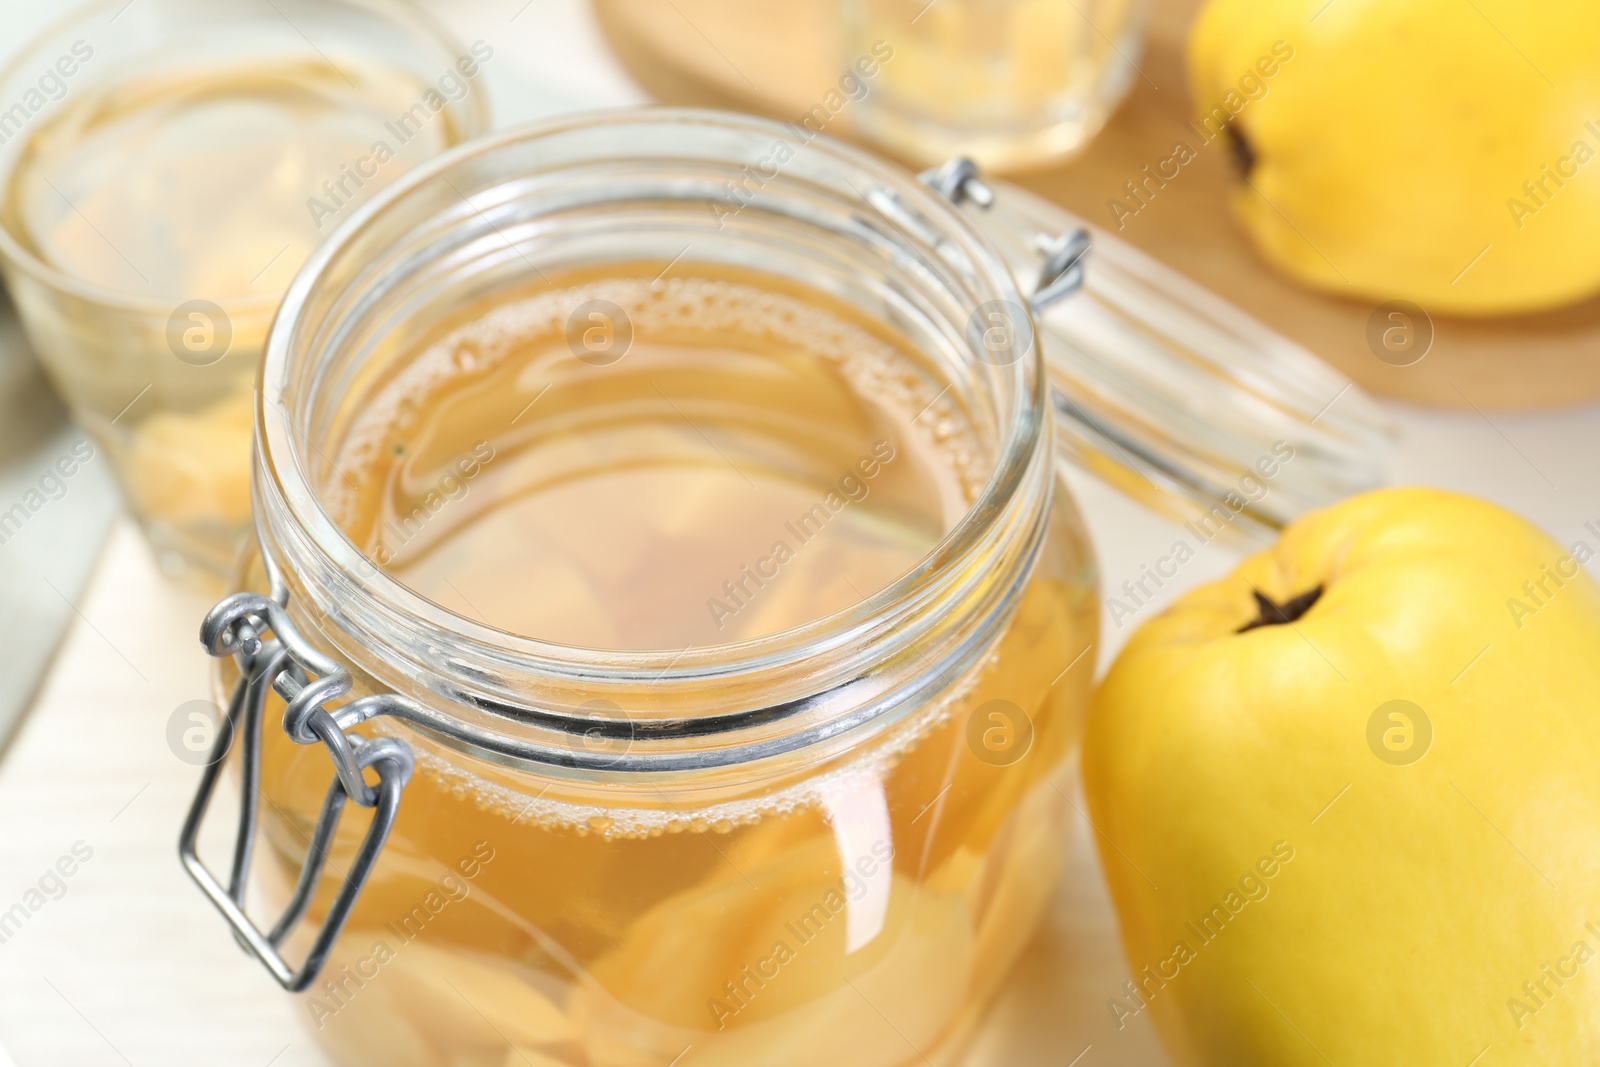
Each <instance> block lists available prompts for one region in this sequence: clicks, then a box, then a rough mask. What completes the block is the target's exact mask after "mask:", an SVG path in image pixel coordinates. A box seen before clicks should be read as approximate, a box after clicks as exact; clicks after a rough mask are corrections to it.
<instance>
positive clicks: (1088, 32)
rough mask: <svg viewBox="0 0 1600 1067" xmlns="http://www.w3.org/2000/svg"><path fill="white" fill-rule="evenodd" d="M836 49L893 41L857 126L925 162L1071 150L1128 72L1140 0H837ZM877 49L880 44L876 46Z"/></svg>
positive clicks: (1034, 156)
mask: <svg viewBox="0 0 1600 1067" xmlns="http://www.w3.org/2000/svg"><path fill="white" fill-rule="evenodd" d="M841 3H842V5H843V11H842V13H843V21H844V28H845V29H844V34H845V42H844V44H845V55H846V56H847V57H851V58H854V57H856V56H859V55H864V54H867V53H868V52H870V51H871V49H872V46H873V44H874V43H876V42H885V43H887V44H888V45H889V46H891V47H892V48H893V50H894V52H893V57H892V58H891V59H890V60H889V61H888V62H885V63H883V64H882V66H881V69H880V70H879V72H878V73H877V74H876V76H875V77H874V79H873V86H872V92H871V93H869V94H868V95H867V96H866V97H865V98H864V99H862V100H861V101H859V103H858V104H857V105H856V106H857V107H859V109H860V110H859V111H858V112H857V113H856V123H857V126H858V128H859V129H860V130H861V132H862V133H864V134H865V135H867V136H868V137H871V138H872V139H874V140H876V141H878V142H880V143H882V144H883V145H885V146H886V147H888V148H890V149H891V150H893V151H895V152H897V153H899V154H900V155H903V156H907V157H909V158H911V159H914V160H918V161H921V162H923V163H925V164H930V165H931V164H934V163H939V162H942V161H944V160H946V159H949V158H951V157H953V156H969V157H971V158H972V159H974V160H976V161H977V162H978V163H979V164H980V165H981V166H983V167H984V168H985V169H999V170H1015V169H1019V168H1025V167H1029V166H1038V165H1043V164H1047V163H1050V162H1054V161H1057V160H1059V159H1061V158H1062V157H1064V156H1067V155H1070V154H1072V153H1073V152H1076V151H1077V150H1078V149H1080V148H1082V147H1083V146H1084V145H1085V144H1087V143H1088V142H1089V140H1090V139H1091V138H1092V137H1093V136H1094V135H1095V134H1096V133H1097V132H1098V131H1099V129H1100V127H1101V126H1103V125H1104V124H1105V121H1106V119H1107V117H1109V116H1110V114H1111V112H1112V111H1113V110H1114V109H1115V108H1116V106H1117V104H1118V103H1119V102H1120V101H1121V100H1122V97H1123V96H1124V95H1125V94H1126V93H1127V91H1128V88H1129V86H1130V85H1131V84H1132V83H1133V79H1134V78H1136V77H1138V76H1139V74H1138V67H1137V64H1138V62H1139V55H1140V52H1141V50H1142V48H1143V43H1144V29H1145V23H1146V21H1147V18H1148V15H1149V4H1148V2H1147V0H931V2H930V0H841ZM880 47H881V46H880Z"/></svg>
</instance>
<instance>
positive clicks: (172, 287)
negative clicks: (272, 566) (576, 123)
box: [0, 0, 493, 577]
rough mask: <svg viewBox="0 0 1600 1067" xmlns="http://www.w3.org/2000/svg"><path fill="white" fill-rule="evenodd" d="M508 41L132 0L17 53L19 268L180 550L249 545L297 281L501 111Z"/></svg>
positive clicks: (0, 134)
mask: <svg viewBox="0 0 1600 1067" xmlns="http://www.w3.org/2000/svg"><path fill="white" fill-rule="evenodd" d="M492 55H493V50H492V48H490V47H489V46H487V45H485V44H484V43H483V42H478V43H476V44H475V45H472V46H470V47H469V46H466V45H461V44H457V43H456V42H455V41H453V40H451V39H450V37H449V36H448V35H447V34H446V33H445V32H444V31H443V30H442V29H440V27H438V26H437V25H436V24H435V23H434V22H433V20H432V19H431V18H430V17H428V16H426V15H424V14H423V13H422V12H420V11H418V10H417V9H415V8H413V7H411V6H410V5H409V4H407V3H405V2H404V0H389V2H385V0H139V2H138V3H134V4H129V3H126V2H125V0H108V2H104V3H92V4H90V5H88V6H86V7H84V8H82V9H79V10H75V11H74V12H73V13H72V14H71V15H69V16H67V17H66V18H65V19H64V20H63V21H62V22H60V23H58V24H57V25H56V26H54V27H53V28H51V29H48V30H46V31H45V32H43V33H41V34H40V35H39V36H38V37H37V38H36V39H35V40H33V41H32V42H31V43H30V44H28V45H27V46H26V47H25V48H24V49H23V50H22V52H21V53H20V54H19V55H18V56H17V57H16V58H15V59H13V60H12V61H11V62H10V64H9V66H8V67H7V68H6V70H5V71H4V72H3V73H0V100H4V101H7V102H8V103H11V102H14V103H11V106H10V109H9V110H7V111H5V112H3V113H0V271H3V273H4V277H5V280H6V282H7V284H8V285H9V287H10V290H11V293H12V296H13V298H14V300H15V302H16V305H17V309H18V312H19V314H20V317H21V319H22V322H23V326H24V328H25V329H26V331H27V333H28V336H29V339H30V341H31V342H32V346H33V349H34V351H35V352H37V353H38V355H39V358H40V360H41V361H42V362H43V364H44V366H45V369H46V371H47V372H48V374H49V375H50V377H51V379H52V380H53V381H54V383H55V385H56V387H57V389H58V390H59V391H60V393H61V394H62V396H63V397H64V398H65V399H66V401H67V403H68V405H69V406H70V408H71V410H72V412H73V414H74V416H75V417H76V418H77V420H78V421H79V422H80V423H81V424H82V425H83V426H84V428H85V429H86V430H88V431H89V432H90V433H91V434H93V435H94V437H95V439H96V440H97V442H98V443H99V444H100V445H101V447H102V448H103V449H104V451H105V454H106V455H108V456H109V457H110V458H111V461H112V464H113V466H114V468H115V471H116V473H117V476H118V478H119V481H120V484H121V487H122V490H123V493H124V496H125V498H126V500H127V502H128V504H129V506H130V509H131V510H132V512H133V514H134V516H135V517H136V518H137V519H138V520H139V522H140V524H141V525H142V527H143V528H144V530H145V532H146V533H147V534H148V535H149V538H150V540H151V542H152V544H153V545H154V547H155V549H156V552H157V555H158V558H159V559H160V561H161V562H162V564H163V566H164V567H166V568H167V569H168V570H171V571H175V572H181V571H185V570H188V569H190V568H194V569H195V570H196V571H197V572H199V573H201V574H210V575H212V576H216V577H221V576H223V575H225V574H226V573H227V571H228V569H229V568H230V567H231V565H232V563H233V561H234V560H235V559H236V557H237V552H238V547H239V544H240V541H241V537H242V535H243V533H244V531H245V530H246V528H247V526H248V524H249V514H250V508H249V478H248V475H249V451H250V427H251V416H250V412H251V408H252V403H251V397H252V393H253V386H254V380H255V373H256V369H257V367H258V366H259V359H260V353H261V346H262V343H263V341H264V340H265V337H266V332H267V327H268V325H269V323H270V322H271V320H272V315H273V312H274V311H275V309H276V308H277V305H278V302H279V299H280V298H281V296H282V294H283V291H284V290H285V289H286V288H287V286H288V284H289V280H290V279H291V278H292V277H293V276H294V273H295V271H296V270H297V269H298V268H299V266H300V264H301V263H302V262H303V261H304V260H305V257H306V255H307V254H308V253H309V252H310V250H311V248H312V247H313V246H314V245H315V244H316V242H317V241H319V240H320V239H321V238H322V237H324V236H326V235H327V234H328V233H330V232H332V230H333V229H334V227H335V226H336V225H337V224H338V223H339V222H340V221H342V220H343V219H344V218H346V217H348V216H349V215H350V214H351V213H352V212H353V211H354V209H355V207H356V205H357V204H359V203H361V202H363V201H365V200H366V199H367V198H369V197H370V196H371V194H372V193H373V192H374V191H375V190H376V189H378V188H381V187H382V186H383V185H385V184H387V183H388V182H390V181H392V180H393V179H394V178H395V177H397V176H398V175H399V174H401V173H402V172H403V171H404V170H405V169H406V168H408V167H410V166H413V165H415V164H416V163H418V162H421V161H422V160H425V159H427V158H429V157H431V156H433V155H436V154H437V153H439V152H440V151H443V150H444V149H446V148H448V147H450V146H452V145H454V144H457V143H459V142H461V141H463V140H465V139H467V138H468V137H471V136H473V135H475V134H478V133H480V132H482V131H483V130H484V129H485V128H486V127H487V124H488V119H487V115H488V112H487V105H486V94H485V92H484V89H483V87H482V76H481V72H482V65H483V63H484V62H486V61H488V60H489V59H490V57H492Z"/></svg>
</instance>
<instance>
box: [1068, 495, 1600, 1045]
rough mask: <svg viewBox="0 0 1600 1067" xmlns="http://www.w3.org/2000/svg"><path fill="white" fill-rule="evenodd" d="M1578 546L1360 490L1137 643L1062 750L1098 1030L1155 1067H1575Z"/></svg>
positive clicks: (1596, 759) (1593, 607)
mask: <svg viewBox="0 0 1600 1067" xmlns="http://www.w3.org/2000/svg"><path fill="white" fill-rule="evenodd" d="M1597 547H1600V526H1595V525H1591V526H1590V527H1587V528H1586V529H1585V532H1584V539H1583V540H1580V541H1578V542H1576V543H1574V544H1572V545H1569V546H1566V547H1563V546H1562V545H1559V544H1557V543H1556V542H1555V541H1553V540H1552V539H1550V538H1549V537H1547V536H1546V535H1544V534H1543V533H1541V532H1540V531H1539V530H1537V529H1535V528H1534V527H1533V526H1531V525H1530V524H1528V523H1527V522H1525V521H1523V520H1522V519H1520V518H1518V517H1516V516H1514V515H1512V514H1510V513H1508V512H1506V511H1504V510H1502V509H1500V508H1498V507H1495V506H1493V505H1490V504H1487V503H1484V502H1482V501H1478V500H1474V499H1471V498H1468V497H1464V496H1458V495H1455V494H1452V493H1446V492H1441V491H1435V490H1429V489H1390V490H1382V491H1378V492H1374V493H1369V494H1365V495H1363V496H1359V497H1356V498H1353V499H1351V500H1348V501H1345V502H1343V503H1341V504H1339V505H1337V506H1334V507H1331V508H1328V509H1327V510H1324V511H1320V512H1316V513H1314V514H1311V515H1309V516H1306V517H1305V518H1303V519H1301V520H1300V521H1298V522H1296V523H1295V524H1294V525H1292V526H1291V527H1290V528H1289V529H1288V530H1286V531H1285V532H1284V534H1283V536H1282V538H1281V539H1280V541H1279V542H1278V544H1277V545H1276V546H1275V547H1274V548H1272V549H1271V550H1269V551H1267V552H1264V553H1262V554H1260V555H1257V556H1255V557H1253V558H1251V559H1249V560H1247V561H1245V562H1244V563H1243V564H1242V565H1241V566H1240V567H1239V568H1238V570H1237V571H1235V572H1234V573H1233V574H1232V575H1230V576H1229V577H1227V578H1225V579H1223V580H1222V581H1219V582H1216V583H1213V584H1211V585H1207V586H1205V587H1202V588H1200V589H1197V590H1194V591H1193V592H1191V593H1189V594H1188V595H1186V596H1184V597H1183V598H1181V599H1180V600H1179V601H1178V602H1177V603H1176V604H1175V605H1174V606H1173V607H1172V608H1170V609H1169V610H1168V611H1167V612H1165V613H1164V614H1162V615H1160V616H1159V617H1156V618H1154V619H1152V620H1150V622H1149V623H1147V624H1146V625H1145V626H1144V627H1142V628H1141V629H1140V630H1139V631H1138V632H1137V633H1136V634H1135V635H1134V637H1133V638H1132V640H1131V641H1130V642H1129V644H1128V646H1127V648H1126V649H1125V650H1124V651H1123V652H1122V654H1121V656H1120V657H1119V658H1118V660H1117V662H1116V664H1115V665H1114V666H1113V668H1112V670H1111V672H1110V674H1109V675H1108V677H1107V678H1106V680H1105V682H1104V684H1103V685H1102V687H1101V689H1100V691H1099V693H1098V694H1097V697H1096V700H1095V703H1094V706H1093V708H1092V710H1091V713H1090V719H1089V723H1088V727H1087V734H1086V737H1085V742H1084V750H1083V762H1084V778H1085V787H1086V790H1087V793H1088V800H1089V805H1090V811H1091V815H1092V817H1093V820H1094V824H1095V826H1096V828H1097V829H1098V830H1099V831H1100V837H1099V840H1100V842H1101V856H1102V859H1103V861H1104V864H1105V868H1106V873H1107V877H1108V880H1109V882H1110V885H1111V890H1112V896H1113V898H1114V900H1115V902H1116V905H1117V909H1118V914H1119V916H1120V919H1121V926H1122V940H1123V946H1124V949H1125V951H1126V954H1127V959H1128V963H1129V965H1130V968H1131V972H1132V975H1133V979H1132V981H1131V982H1130V983H1128V985H1127V986H1126V987H1124V988H1122V989H1116V990H1108V991H1107V994H1108V999H1107V1011H1108V1013H1109V1014H1110V1016H1111V1017H1112V1018H1113V1019H1114V1020H1115V1021H1116V1022H1117V1024H1118V1025H1122V1026H1125V1025H1127V1024H1128V1022H1129V1021H1130V1019H1131V1018H1133V1017H1136V1016H1140V1015H1144V1014H1145V1013H1148V1014H1149V1015H1150V1017H1151V1018H1152V1019H1153V1021H1154V1023H1155V1024H1156V1027H1157V1029H1158V1032H1159V1033H1160V1035H1161V1037H1162V1039H1163V1041H1164V1043H1165V1044H1166V1046H1167V1048H1168V1049H1169V1051H1170V1053H1171V1055H1172V1057H1173V1059H1174V1061H1175V1062H1176V1063H1178V1064H1182V1065H1214V1067H1253V1065H1264V1067H1265V1065H1270V1067H1302V1065H1303V1067H1326V1065H1327V1064H1329V1063H1334V1064H1352V1065H1353V1064H1361V1065H1363V1067H1383V1065H1392V1067H1434V1065H1437V1067H1465V1065H1466V1064H1469V1063H1474V1062H1481V1063H1484V1064H1487V1063H1494V1064H1496V1065H1507V1064H1524V1065H1533V1064H1580V1063H1583V1064H1592V1063H1600V1024H1597V1020H1600V774H1597V773H1596V769H1597V768H1600V588H1597V587H1596V584H1595V582H1594V581H1593V580H1592V579H1591V578H1590V577H1589V575H1588V574H1587V573H1585V569H1584V566H1583V565H1584V563H1585V562H1586V561H1587V560H1589V559H1590V558H1591V557H1593V556H1594V554H1595V551H1596V548H1597ZM1486 1049H1487V1050H1491V1051H1489V1052H1488V1053H1485V1050H1486ZM1479 1057H1482V1059H1481V1060H1479V1059H1478V1058H1479Z"/></svg>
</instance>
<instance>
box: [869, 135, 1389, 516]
mask: <svg viewBox="0 0 1600 1067" xmlns="http://www.w3.org/2000/svg"><path fill="white" fill-rule="evenodd" d="M919 177H920V178H921V180H922V182H923V184H925V185H927V186H928V187H929V188H931V189H932V190H933V191H934V192H936V193H938V194H939V195H940V196H942V197H944V198H945V199H946V200H948V201H950V203H952V204H954V205H955V206H956V207H957V208H958V209H960V210H961V211H962V213H963V214H964V215H966V217H967V219H968V221H970V222H971V223H972V225H973V226H974V227H975V228H977V229H978V230H979V231H981V232H982V233H983V234H984V236H985V237H987V238H988V239H989V240H990V242H991V243H992V244H993V245H994V247H995V248H996V250H997V251H999V252H1000V253H1001V255H1002V257H1003V258H1004V259H1005V260H1006V263H1007V265H1008V266H1009V267H1010V268H1011V271H1012V274H1013V276H1014V278H1015V279H1016V282H1017V286H1018V288H1019V289H1020V290H1021V291H1022V292H1024V293H1025V294H1028V295H1027V298H1026V299H1027V304H1028V311H1029V312H1030V313H1031V316H1032V318H1033V319H1034V320H1035V322H1034V323H1020V322H1012V323H1008V324H1007V325H1008V326H1009V327H1010V330H1011V331H1012V332H1013V333H1015V334H1016V335H1017V336H1019V337H1021V338H1022V342H1021V345H1022V346H1024V347H1025V346H1026V345H1027V344H1028V343H1029V342H1031V341H1032V340H1033V339H1034V338H1037V340H1038V343H1039V345H1040V347H1041V349H1042V354H1043V357H1044V360H1043V365H1044V369H1045V373H1046V374H1047V375H1048V377H1049V379H1050V387H1051V388H1050V399H1051V406H1052V408H1053V409H1054V412H1055V416H1056V419H1055V422H1056V443H1057V448H1058V450H1059V451H1060V453H1061V455H1062V457H1063V458H1064V459H1066V460H1068V461H1069V462H1071V463H1073V464H1074V465H1075V466H1077V467H1079V468H1081V469H1083V470H1086V471H1089V472H1091V473H1093V474H1095V475H1096V476H1098V477H1100V478H1102V479H1103V480H1105V481H1107V482H1108V483H1109V484H1111V485H1112V486H1114V487H1116V488H1117V489H1119V490H1121V491H1122V492H1124V493H1127V494H1128V495H1130V496H1132V497H1133V498H1134V499H1136V500H1140V501H1141V502H1143V503H1145V504H1147V505H1148V506H1150V507H1151V508H1152V509H1153V510H1155V511H1157V512H1158V513H1160V514H1163V515H1165V516H1167V517H1168V518H1169V519H1172V520H1174V521H1176V522H1179V523H1183V522H1189V521H1197V522H1200V523H1204V524H1208V528H1209V526H1210V525H1220V527H1221V528H1222V529H1224V530H1225V531H1227V532H1228V533H1229V534H1230V535H1239V536H1241V537H1242V538H1243V539H1244V540H1246V541H1258V542H1260V541H1265V540H1268V539H1270V538H1271V537H1273V536H1275V535H1276V533H1277V531H1279V530H1280V529H1282V528H1283V527H1284V526H1285V525H1286V524H1288V523H1289V522H1290V521H1292V520H1293V519H1294V518H1295V517H1296V516H1298V515H1301V514H1304V513H1305V512H1306V511H1309V510H1311V509H1313V508H1316V507H1322V506H1325V505H1327V504H1330V503H1332V502H1333V501H1335V500H1339V499H1341V498H1343V497H1345V496H1349V495H1352V494H1354V493H1358V492H1361V491H1363V490H1366V489H1370V488H1372V487H1374V486H1376V485H1380V484H1382V483H1383V481H1384V478H1383V471H1382V457H1383V455H1384V453H1385V452H1386V450H1387V448H1388V446H1389V444H1390V443H1391V441H1392V438H1393V428H1392V426H1391V425H1390V424H1389V421H1388V419H1387V418H1386V417H1385V415H1384V414H1383V413H1382V412H1381V411H1380V410H1379V409H1378V408H1377V407H1376V406H1375V405H1374V404H1373V403H1372V402H1371V401H1370V400H1369V399H1367V398H1366V397H1365V396H1364V395H1362V393H1361V391H1360V390H1359V389H1357V388H1355V387H1354V386H1353V385H1352V383H1351V382H1350V380H1349V379H1348V378H1346V377H1344V376H1343V375H1342V374H1339V373H1338V372H1337V371H1335V370H1333V368H1331V367H1329V366H1328V365H1327V364H1325V363H1323V362H1322V361H1321V360H1319V359H1317V358H1316V357H1315V356H1313V355H1312V354H1311V353H1310V352H1307V351H1306V350H1305V349H1304V348H1301V347H1300V346H1299V345H1297V344H1295V343H1294V342H1292V341H1290V340H1288V339H1287V338H1284V337H1283V336H1281V335H1279V334H1276V333H1274V332H1273V331H1272V330H1270V329H1268V328H1267V327H1265V326H1263V325H1262V324H1261V323H1259V322H1257V321H1255V320H1254V319H1251V318H1250V317H1249V316H1247V315H1245V314H1244V313H1243V312H1241V311H1240V310H1239V309H1238V308H1235V307H1232V306H1230V305H1229V304H1228V303H1227V302H1226V301H1223V300H1222V299H1221V298H1219V297H1217V296H1216V294H1214V293H1210V292H1208V291H1206V290H1205V289H1203V288H1202V287H1200V286H1199V285H1197V284H1196V283H1195V282H1193V281H1191V280H1190V279H1188V278H1185V277H1183V276H1182V275H1180V274H1178V273H1177V272H1176V271H1173V270H1172V269H1170V268H1168V267H1165V266H1163V265H1162V264H1160V263H1158V262H1157V261H1156V260H1154V259H1152V258H1151V257H1150V256H1148V255H1146V254H1145V253H1143V252H1141V251H1139V250H1138V249H1136V248H1134V247H1133V246H1132V245H1131V244H1129V243H1128V242H1126V241H1124V240H1121V239H1119V238H1118V237H1117V236H1116V235H1115V234H1111V233H1106V232H1104V231H1093V232H1092V233H1091V231H1092V229H1093V228H1092V227H1091V226H1090V224H1089V223H1087V222H1085V221H1084V220H1083V219H1081V218H1079V217H1077V216H1075V215H1073V214H1072V213H1071V212H1069V211H1066V210H1065V209H1064V208H1061V207H1059V206H1058V205H1055V204H1051V203H1048V202H1046V201H1044V200H1041V199H1039V198H1038V197H1036V196H1034V195H1032V194H1030V193H1028V192H1026V191H1025V190H1023V189H1021V188H1019V187H1017V186H1014V185H1009V184H1006V183H1004V182H994V183H990V182H986V181H985V180H984V179H983V177H982V175H981V174H980V172H979V169H978V167H977V165H976V164H975V163H973V162H972V161H971V160H969V159H952V160H950V161H949V162H947V163H945V164H943V165H941V166H939V167H935V168H933V169H932V170H928V171H924V172H923V173H922V174H921V175H919ZM880 210H881V208H880ZM1091 251H1092V253H1093V265H1092V268H1091V267H1090V264H1089V260H1090V255H1091ZM1091 269H1092V275H1091V273H1090V271H1091ZM1068 297H1072V298H1073V299H1071V300H1069V299H1067V298H1068ZM1285 455H1287V456H1290V457H1292V458H1293V462H1292V464H1291V463H1289V462H1287V461H1284V462H1279V460H1280V458H1281V457H1283V456H1285ZM1263 468H1265V469H1268V470H1272V471H1274V472H1275V474H1274V475H1271V476H1269V477H1270V479H1271V480H1270V484H1269V483H1268V481H1267V480H1264V479H1263V478H1262V476H1261V475H1260V473H1259V472H1260V471H1261V470H1262V469H1263ZM1218 517H1220V518H1218ZM1235 519H1237V520H1239V521H1235Z"/></svg>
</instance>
